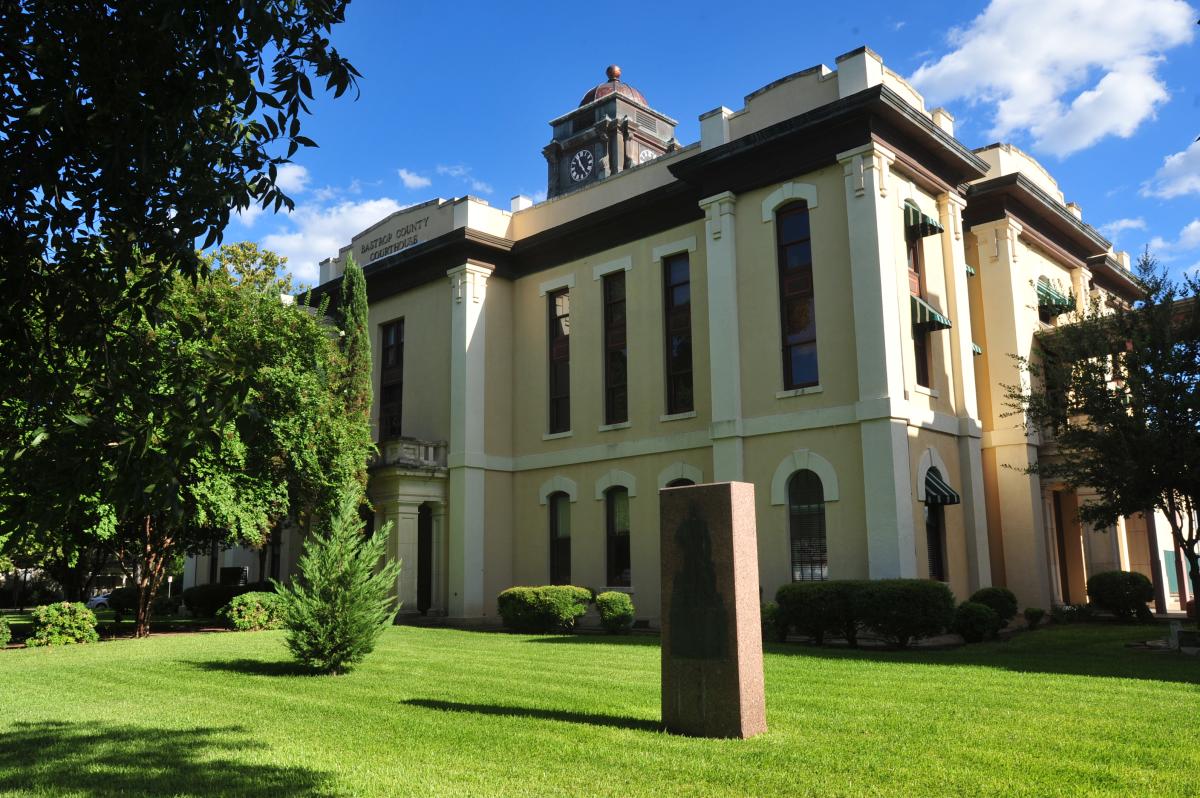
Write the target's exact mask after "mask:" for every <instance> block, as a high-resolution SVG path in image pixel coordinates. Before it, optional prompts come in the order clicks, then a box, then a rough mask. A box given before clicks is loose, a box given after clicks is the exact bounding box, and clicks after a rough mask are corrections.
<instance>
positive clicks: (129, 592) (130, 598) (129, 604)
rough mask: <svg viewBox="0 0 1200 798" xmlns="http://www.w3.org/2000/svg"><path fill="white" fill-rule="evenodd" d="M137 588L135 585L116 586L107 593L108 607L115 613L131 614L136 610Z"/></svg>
mask: <svg viewBox="0 0 1200 798" xmlns="http://www.w3.org/2000/svg"><path fill="white" fill-rule="evenodd" d="M137 602H138V590H137V588H136V587H118V588H116V589H115V590H113V591H112V592H110V593H109V594H108V608H109V609H110V610H112V611H113V612H115V613H116V614H117V615H133V614H135V613H136V612H137Z"/></svg>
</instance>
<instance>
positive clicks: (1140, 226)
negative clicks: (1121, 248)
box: [1097, 216, 1146, 246]
mask: <svg viewBox="0 0 1200 798" xmlns="http://www.w3.org/2000/svg"><path fill="white" fill-rule="evenodd" d="M1097 229H1098V230H1099V231H1100V232H1101V233H1102V234H1103V235H1104V237H1105V238H1107V239H1108V240H1109V241H1111V242H1112V243H1113V245H1114V246H1115V245H1116V243H1117V239H1118V238H1120V237H1121V233H1123V232H1125V231H1126V230H1145V229H1146V220H1145V219H1143V218H1141V217H1140V216H1139V217H1138V218H1136V219H1115V220H1113V221H1111V222H1109V223H1107V224H1102V225H1100V227H1099V228H1097Z"/></svg>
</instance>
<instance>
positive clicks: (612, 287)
mask: <svg viewBox="0 0 1200 798" xmlns="http://www.w3.org/2000/svg"><path fill="white" fill-rule="evenodd" d="M625 285H626V282H625V270H624V269H617V270H616V271H613V272H609V273H608V274H606V275H604V276H603V277H602V278H601V281H600V287H601V293H602V301H603V303H604V423H605V424H623V423H625V422H626V421H628V420H629V337H628V314H627V310H628V306H627V305H626V301H625ZM618 294H619V296H618Z"/></svg>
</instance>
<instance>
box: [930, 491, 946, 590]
mask: <svg viewBox="0 0 1200 798" xmlns="http://www.w3.org/2000/svg"><path fill="white" fill-rule="evenodd" d="M929 473H930V474H933V475H934V476H935V477H938V478H940V477H941V476H942V472H941V471H939V470H938V469H936V468H930V469H929ZM925 547H926V549H927V555H928V558H929V578H930V579H935V580H937V581H938V582H945V581H946V508H945V507H943V506H942V505H941V504H936V503H931V502H929V501H926V502H925Z"/></svg>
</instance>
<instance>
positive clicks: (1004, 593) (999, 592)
mask: <svg viewBox="0 0 1200 798" xmlns="http://www.w3.org/2000/svg"><path fill="white" fill-rule="evenodd" d="M967 601H971V602H974V603H976V604H984V605H986V606H988V607H991V608H992V612H994V613H996V617H997V618H999V619H1000V626H998V627H997V628H998V629H1003V628H1004V627H1006V626H1008V622H1009V621H1011V620H1012V619H1013V618H1015V617H1017V597H1016V595H1015V594H1014V593H1013V592H1012V591H1011V590H1009V589H1008V588H1006V587H985V588H983V589H982V590H976V591H975V595H973V596H971V598H969V599H967Z"/></svg>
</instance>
